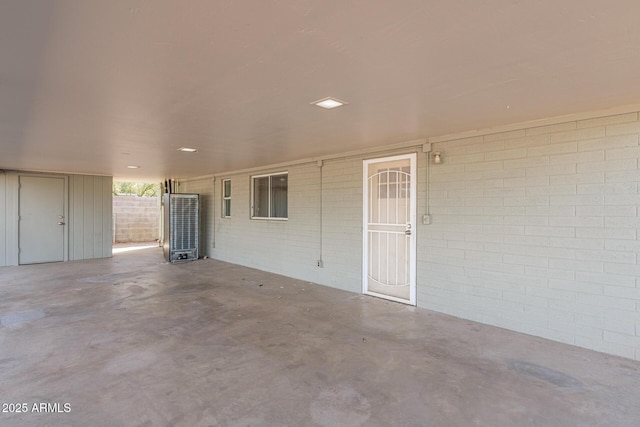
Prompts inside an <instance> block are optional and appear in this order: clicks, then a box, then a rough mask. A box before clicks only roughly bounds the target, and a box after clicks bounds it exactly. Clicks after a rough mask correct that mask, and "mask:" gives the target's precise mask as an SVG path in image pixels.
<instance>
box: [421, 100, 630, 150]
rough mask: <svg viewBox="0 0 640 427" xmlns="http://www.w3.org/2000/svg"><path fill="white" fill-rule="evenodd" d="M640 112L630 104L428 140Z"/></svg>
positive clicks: (464, 136)
mask: <svg viewBox="0 0 640 427" xmlns="http://www.w3.org/2000/svg"><path fill="white" fill-rule="evenodd" d="M638 111H640V104H629V105H624V106H620V107H615V108H609V109H606V110H595V111H589V112H582V113H574V114H567V115H564V116H556V117H548V118H544V119H538V120H531V121H527V122H518V123H512V124H508V125H503V126H495V127H491V128H486V129H477V130H470V131H465V132H460V133H451V134H447V135H442V136H433V137H429V138H427V141H428V142H430V143H437V142H447V141H452V140H455V139H465V138H473V137H477V136H484V135H493V134H496V133H502V132H511V131H515V130H522V129H530V128H535V127H541V126H549V125H557V124H560V123H568V122H574V121H579V120H589V119H595V118H600V117H608V116H616V115H619V114H626V113H635V112H638Z"/></svg>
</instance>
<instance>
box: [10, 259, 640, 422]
mask: <svg viewBox="0 0 640 427" xmlns="http://www.w3.org/2000/svg"><path fill="white" fill-rule="evenodd" d="M0 295H1V300H0V320H1V323H2V326H0V403H7V404H9V403H26V404H27V407H28V411H27V413H6V412H5V413H3V412H0V425H2V426H35V425H55V426H63V425H72V426H169V425H170V426H208V425H213V426H259V425H267V426H306V425H314V426H358V425H367V426H405V425H415V426H473V425H477V426H527V425H536V426H586V425H588V426H637V425H640V363H637V362H634V361H631V360H626V359H622V358H618V357H612V356H606V355H603V354H600V353H596V352H592V351H588V350H583V349H579V348H575V347H571V346H567V345H563V344H559V343H554V342H550V341H546V340H542V339H538V338H534V337H530V336H526V335H521V334H517V333H513V332H509V331H505V330H502V329H498V328H493V327H489V326H483V325H480V324H477V323H474V322H469V321H464V320H460V319H455V318H452V317H448V316H444V315H440V314H436V313H433V312H429V311H427V310H422V309H415V308H412V307H407V306H404V305H401V304H396V303H391V302H387V301H383V300H379V299H375V298H371V297H364V296H361V295H354V294H350V293H347V292H342V291H339V290H335V289H330V288H326V287H323V286H319V285H313V284H311V283H307V282H304V281H298V280H293V279H289V278H285V277H282V276H277V275H273V274H268V273H264V272H261V271H257V270H252V269H249V268H244V267H240V266H237V265H232V264H227V263H223V262H219V261H214V260H201V261H197V262H194V263H189V264H177V265H170V264H166V263H165V262H164V260H163V258H162V255H161V250H160V249H157V248H153V249H146V250H142V251H135V252H128V253H122V254H118V255H115V256H114V258H112V259H106V260H92V261H80V262H71V263H66V264H49V265H33V266H22V267H7V268H0ZM34 403H36V404H39V403H53V404H55V403H57V404H59V407H58V408H56V407H55V405H52V407H50V408H49V409H58V410H60V411H64V410H65V409H70V412H68V413H64V412H62V413H57V412H56V413H50V412H49V413H37V412H32V410H33V404H34ZM65 403H68V404H69V405H70V407H66V408H65V406H64V404H65ZM3 406H4V405H3ZM0 409H11V408H6V407H5V408H0Z"/></svg>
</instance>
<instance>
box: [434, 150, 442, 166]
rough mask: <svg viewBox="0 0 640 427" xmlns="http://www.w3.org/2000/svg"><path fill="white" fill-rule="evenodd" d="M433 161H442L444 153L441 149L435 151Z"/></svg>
mask: <svg viewBox="0 0 640 427" xmlns="http://www.w3.org/2000/svg"><path fill="white" fill-rule="evenodd" d="M433 163H435V164H436V165H439V164H440V163H442V153H441V152H440V151H435V152H434V153H433Z"/></svg>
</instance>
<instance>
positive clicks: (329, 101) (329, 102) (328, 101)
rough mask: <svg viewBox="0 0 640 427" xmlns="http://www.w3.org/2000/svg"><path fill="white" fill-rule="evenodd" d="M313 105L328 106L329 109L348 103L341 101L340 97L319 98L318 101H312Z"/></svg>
mask: <svg viewBox="0 0 640 427" xmlns="http://www.w3.org/2000/svg"><path fill="white" fill-rule="evenodd" d="M311 104H312V105H315V106H318V107H322V108H326V109H327V110H330V109H332V108H336V107H340V106H342V105H346V104H347V103H346V102H344V101H340V100H339V99H336V98H331V97H328V98H322V99H319V100H317V101H313V102H312V103H311Z"/></svg>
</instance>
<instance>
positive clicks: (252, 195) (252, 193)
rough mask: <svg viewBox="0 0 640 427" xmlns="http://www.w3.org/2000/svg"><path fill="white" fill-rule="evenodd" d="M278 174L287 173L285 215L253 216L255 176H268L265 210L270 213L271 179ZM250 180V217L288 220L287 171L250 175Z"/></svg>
mask: <svg viewBox="0 0 640 427" xmlns="http://www.w3.org/2000/svg"><path fill="white" fill-rule="evenodd" d="M279 175H287V216H286V217H272V216H255V215H254V214H255V206H254V202H255V180H256V178H267V177H268V178H269V185H268V188H267V194H268V200H269V202H268V206H267V212H268V214H269V215H271V189H272V187H271V179H272V178H273V177H274V176H279ZM249 179H250V180H251V183H250V185H251V195H250V197H251V200H250V203H249V205H250V212H249V215H250V218H251V219H256V220H267V221H288V220H289V171H280V172H271V173H265V174H260V175H251V176H250V178H249Z"/></svg>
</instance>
